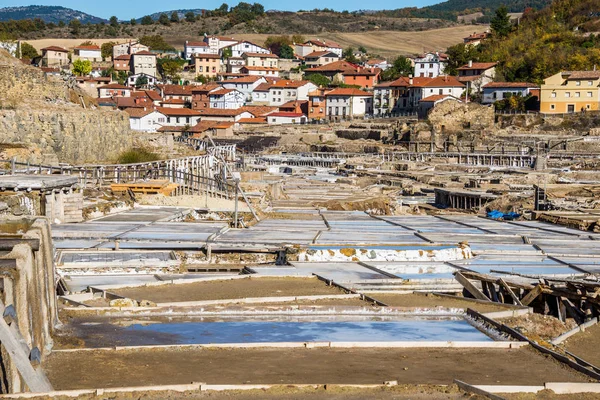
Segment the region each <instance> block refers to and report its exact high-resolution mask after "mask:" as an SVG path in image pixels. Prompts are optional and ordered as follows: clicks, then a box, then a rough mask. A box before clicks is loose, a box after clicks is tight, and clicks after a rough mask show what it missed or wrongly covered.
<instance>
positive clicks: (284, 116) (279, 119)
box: [267, 112, 308, 125]
mask: <svg viewBox="0 0 600 400" xmlns="http://www.w3.org/2000/svg"><path fill="white" fill-rule="evenodd" d="M307 120H308V118H307V117H306V115H304V114H302V113H294V112H274V113H271V114H269V115H267V123H268V124H269V125H285V124H305V123H306V121H307Z"/></svg>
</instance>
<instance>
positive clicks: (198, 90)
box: [192, 83, 222, 93]
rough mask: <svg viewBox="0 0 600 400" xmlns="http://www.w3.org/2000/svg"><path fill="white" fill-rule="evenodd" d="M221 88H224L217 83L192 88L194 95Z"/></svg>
mask: <svg viewBox="0 0 600 400" xmlns="http://www.w3.org/2000/svg"><path fill="white" fill-rule="evenodd" d="M219 88H222V86H221V85H218V84H216V83H207V84H205V85H200V86H194V87H193V88H192V93H204V92H206V93H208V92H211V91H213V90H216V89H219Z"/></svg>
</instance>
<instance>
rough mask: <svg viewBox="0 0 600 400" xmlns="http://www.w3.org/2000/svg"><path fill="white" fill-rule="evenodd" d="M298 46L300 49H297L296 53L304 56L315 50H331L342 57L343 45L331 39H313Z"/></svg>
mask: <svg viewBox="0 0 600 400" xmlns="http://www.w3.org/2000/svg"><path fill="white" fill-rule="evenodd" d="M296 47H297V49H298V50H299V51H296V54H298V55H300V56H302V57H305V56H306V55H307V54H309V53H312V52H315V51H330V52H332V53H335V54H337V55H338V56H339V57H340V58H341V57H342V46H340V45H339V44H337V43H335V42H333V41H331V40H322V39H311V40H308V41H306V42H304V43H302V44H301V45H300V46H296ZM308 49H310V51H308ZM295 50H296V49H295Z"/></svg>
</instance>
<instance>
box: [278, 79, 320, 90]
mask: <svg viewBox="0 0 600 400" xmlns="http://www.w3.org/2000/svg"><path fill="white" fill-rule="evenodd" d="M309 83H312V82H311V81H289V80H286V79H282V80H280V81H277V82H275V83H273V84H272V86H271V87H272V88H275V89H297V88H299V87H302V86H304V85H308V84H309ZM312 84H313V85H314V83H312ZM315 86H316V85H315Z"/></svg>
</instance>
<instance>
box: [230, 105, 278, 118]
mask: <svg viewBox="0 0 600 400" xmlns="http://www.w3.org/2000/svg"><path fill="white" fill-rule="evenodd" d="M238 110H242V111H247V112H249V113H250V114H252V115H254V116H255V117H262V116H265V115H267V114H269V113H272V112H273V111H277V107H271V106H244V107H241V108H239V109H238Z"/></svg>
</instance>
